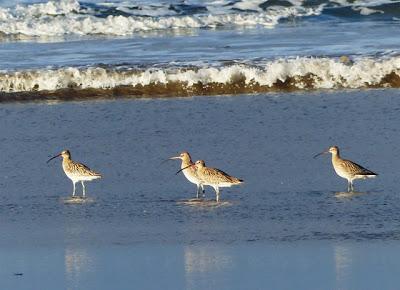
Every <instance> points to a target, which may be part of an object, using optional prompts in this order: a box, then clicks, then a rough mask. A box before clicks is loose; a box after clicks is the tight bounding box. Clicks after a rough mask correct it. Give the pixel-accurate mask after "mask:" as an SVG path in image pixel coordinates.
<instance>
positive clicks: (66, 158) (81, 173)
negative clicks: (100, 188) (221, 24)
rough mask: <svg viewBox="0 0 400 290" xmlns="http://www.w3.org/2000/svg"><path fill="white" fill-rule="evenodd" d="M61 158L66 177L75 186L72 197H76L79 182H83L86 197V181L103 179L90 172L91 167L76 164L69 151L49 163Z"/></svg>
mask: <svg viewBox="0 0 400 290" xmlns="http://www.w3.org/2000/svg"><path fill="white" fill-rule="evenodd" d="M59 156H61V157H62V158H63V161H62V167H63V170H64V172H65V175H67V177H68V178H69V179H71V181H72V184H73V185H74V190H73V192H72V196H75V184H76V183H77V182H81V184H82V194H83V197H85V184H84V182H85V181H92V180H94V179H98V178H101V174H100V173H97V172H94V171H93V170H90V168H89V167H87V166H86V165H84V164H82V163H78V162H75V161H73V160H72V159H71V153H70V152H69V151H68V150H64V151H62V152H61V153H60V154H57V155H56V156H54V157H52V158H50V159H49V160H47V163H49V162H50V161H51V160H53V159H54V158H57V157H59Z"/></svg>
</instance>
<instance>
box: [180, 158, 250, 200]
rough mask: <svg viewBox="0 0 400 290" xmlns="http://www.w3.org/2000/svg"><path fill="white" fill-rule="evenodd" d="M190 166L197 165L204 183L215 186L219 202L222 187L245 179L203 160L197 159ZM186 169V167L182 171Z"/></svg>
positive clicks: (196, 167) (239, 182) (197, 172)
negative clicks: (231, 174) (208, 165)
mask: <svg viewBox="0 0 400 290" xmlns="http://www.w3.org/2000/svg"><path fill="white" fill-rule="evenodd" d="M188 167H195V170H196V175H197V176H198V178H199V179H200V180H201V184H202V185H208V186H211V187H213V188H214V190H215V195H216V201H217V202H219V195H220V192H219V188H220V187H231V186H233V185H238V184H241V183H243V180H241V179H238V178H236V177H233V176H230V175H229V174H227V173H225V172H223V171H222V170H219V169H217V168H210V167H207V166H206V165H205V163H204V161H203V160H197V161H196V163H195V165H194V166H193V165H189V166H188ZM184 169H185V168H183V169H181V170H180V171H182V170H184ZM180 171H178V172H180ZM178 172H177V173H178Z"/></svg>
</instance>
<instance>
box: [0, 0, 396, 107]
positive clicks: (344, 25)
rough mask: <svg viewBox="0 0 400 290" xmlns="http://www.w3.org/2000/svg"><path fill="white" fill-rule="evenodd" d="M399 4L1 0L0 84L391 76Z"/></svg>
mask: <svg viewBox="0 0 400 290" xmlns="http://www.w3.org/2000/svg"><path fill="white" fill-rule="evenodd" d="M399 7H400V2H398V1H385V0H384V1H373V2H371V1H345V0H343V1H336V2H335V1H300V0H291V1H258V0H254V1H225V0H221V1H165V2H164V1H114V2H111V1H102V2H100V1H88V2H78V1H75V0H61V1H55V2H52V1H50V2H44V3H32V2H18V3H15V2H5V3H4V7H3V8H1V10H0V35H1V39H2V42H1V45H0V61H1V68H0V69H1V72H0V90H1V92H3V94H6V95H7V96H3V98H2V99H3V100H9V99H15V98H17V96H18V95H19V98H20V99H21V96H20V95H21V94H22V95H23V96H25V99H43V98H52V96H53V98H54V93H53V94H52V93H51V92H52V91H54V90H56V91H58V94H57V96H58V98H63V99H68V95H71V94H73V95H75V96H77V98H82V97H84V96H86V95H87V93H86V92H87V90H89V91H90V92H92V93H91V95H92V98H93V95H96V96H97V97H109V96H110V95H112V96H116V97H121V96H126V95H130V96H143V95H145V96H151V97H152V96H160V95H162V96H165V95H168V96H176V95H181V96H186V95H211V94H213V95H215V94H238V93H241V94H242V93H260V92H269V91H277V90H304V89H341V88H368V87H380V88H385V87H399V86H400V77H399V67H400V57H399V51H398V47H399V38H398V37H397V34H398V30H399V26H400V8H399ZM71 91H72V93H71ZM15 93H19V94H15ZM10 94H11V95H10ZM16 95H17V96H16Z"/></svg>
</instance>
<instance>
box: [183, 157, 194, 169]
mask: <svg viewBox="0 0 400 290" xmlns="http://www.w3.org/2000/svg"><path fill="white" fill-rule="evenodd" d="M189 165H193V162H192V160H190V158H188V159H183V160H182V164H181V168H185V167H188V166H189Z"/></svg>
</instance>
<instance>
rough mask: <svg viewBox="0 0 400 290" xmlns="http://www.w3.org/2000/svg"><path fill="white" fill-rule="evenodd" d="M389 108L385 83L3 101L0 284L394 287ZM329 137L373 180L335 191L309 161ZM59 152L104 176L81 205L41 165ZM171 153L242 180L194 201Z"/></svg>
mask: <svg viewBox="0 0 400 290" xmlns="http://www.w3.org/2000/svg"><path fill="white" fill-rule="evenodd" d="M399 110H400V101H399V92H398V91H396V90H364V91H341V92H335V93H332V92H313V93H309V94H287V93H286V94H284V95H279V94H274V95H269V96H265V95H253V96H240V97H238V96H235V97H228V96H223V97H195V98H175V99H158V100H125V101H93V102H68V103H63V102H42V103H24V104H16V103H10V104H3V105H2V106H1V108H0V118H1V119H2V129H1V132H2V134H1V137H0V140H1V147H2V154H1V155H0V164H1V166H0V184H1V187H2V190H1V191H2V193H1V195H0V226H1V229H2V235H1V237H0V258H1V261H3V263H2V266H1V269H0V288H2V289H3V288H4V289H79V288H84V289H110V287H112V288H115V289H125V288H131V287H134V288H138V289H160V285H161V286H163V289H244V288H247V289H293V287H297V288H299V289H377V288H381V289H396V285H398V282H399V281H398V278H397V277H398V275H397V273H396V269H397V268H398V266H399V262H398V261H399V259H398V258H397V254H396V253H397V252H398V245H397V242H398V240H399V238H400V230H399V224H400V219H399V217H398V211H399V204H400V203H399V201H400V200H399V199H400V198H399V195H398V188H399V187H398V170H397V169H398V168H400V158H399V157H400V156H399V155H400V153H399V151H398V148H397V147H398V144H399V141H400V140H399V139H400V137H399V134H398V124H399V121H400V115H399V114H398V112H399ZM330 145H338V146H340V147H341V148H342V155H343V157H345V158H349V159H352V160H354V161H356V162H357V163H360V164H361V165H363V166H365V167H367V168H369V169H371V170H373V171H376V172H377V173H379V174H380V175H379V176H378V178H376V179H375V180H367V181H358V182H356V183H355V188H356V191H357V192H358V193H360V194H354V195H346V194H345V193H343V192H344V191H345V190H346V181H345V180H344V179H341V178H339V177H337V176H336V175H335V174H334V172H333V169H332V168H331V164H330V158H329V157H328V156H324V157H321V158H319V159H312V156H313V155H314V154H316V153H318V152H321V151H322V150H323V149H326V147H328V146H330ZM62 149H69V150H71V152H72V158H73V159H74V160H77V161H81V162H83V163H85V164H86V165H88V166H89V167H91V168H93V169H94V170H96V171H99V172H101V173H102V174H103V176H104V178H103V179H102V180H98V181H94V182H90V183H87V186H86V192H87V196H88V198H89V199H88V200H87V201H85V202H69V200H70V199H69V196H70V195H71V193H72V183H71V182H70V181H69V180H68V179H67V178H66V177H65V175H64V174H63V172H62V169H61V164H60V163H61V161H60V160H54V162H52V163H49V164H46V160H47V159H48V158H49V157H51V156H53V155H54V154H56V153H58V152H59V151H61V150H62ZM182 150H188V151H189V152H190V153H191V154H192V156H193V158H194V159H200V158H201V159H205V161H206V162H207V164H208V165H209V166H212V167H217V168H220V169H222V170H224V171H226V172H228V173H230V174H232V175H235V176H237V177H240V178H243V179H244V180H245V184H244V185H243V186H238V187H232V188H229V189H224V190H223V191H222V194H221V198H222V201H223V202H224V203H222V204H221V205H219V206H215V203H214V202H212V199H213V198H215V194H214V192H213V190H212V189H211V188H208V187H207V188H206V199H207V202H198V204H199V205H196V202H194V201H193V200H191V199H193V198H194V197H195V191H196V188H195V186H194V185H192V184H189V183H188V182H186V180H185V179H184V177H183V176H182V175H178V176H176V175H175V172H176V171H177V169H179V163H178V162H174V161H171V162H166V163H163V164H161V162H162V161H163V160H165V159H166V158H168V157H170V156H174V155H176V154H177V153H178V152H180V151H182ZM77 192H78V193H79V192H80V187H78V188H77ZM377 269H378V270H379V271H378V270H377ZM15 274H16V275H15ZM19 274H23V275H19ZM378 282H379V283H380V284H378Z"/></svg>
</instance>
